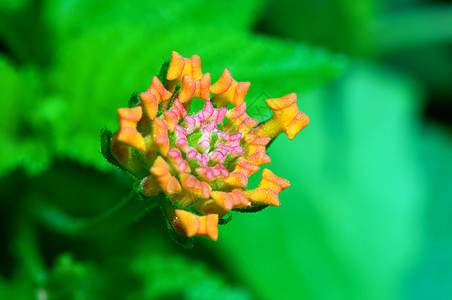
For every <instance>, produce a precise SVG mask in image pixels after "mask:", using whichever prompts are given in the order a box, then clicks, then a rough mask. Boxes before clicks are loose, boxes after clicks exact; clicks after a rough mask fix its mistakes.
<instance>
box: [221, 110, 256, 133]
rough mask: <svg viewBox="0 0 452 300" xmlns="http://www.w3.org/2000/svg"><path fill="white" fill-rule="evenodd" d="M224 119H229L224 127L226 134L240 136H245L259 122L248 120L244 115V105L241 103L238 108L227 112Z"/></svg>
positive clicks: (245, 114) (246, 115)
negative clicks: (238, 134)
mask: <svg viewBox="0 0 452 300" xmlns="http://www.w3.org/2000/svg"><path fill="white" fill-rule="evenodd" d="M226 118H228V119H229V123H228V124H226V125H225V127H224V129H225V131H226V132H229V133H230V132H240V133H241V134H242V135H245V134H247V133H248V132H249V131H250V130H251V129H252V128H253V127H255V126H257V124H259V121H258V120H256V119H253V118H250V117H249V116H248V114H247V113H246V103H245V102H243V103H242V104H240V105H239V106H236V107H234V108H233V109H230V110H228V112H227V113H226Z"/></svg>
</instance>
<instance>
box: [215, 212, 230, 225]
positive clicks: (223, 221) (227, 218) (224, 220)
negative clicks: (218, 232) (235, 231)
mask: <svg viewBox="0 0 452 300" xmlns="http://www.w3.org/2000/svg"><path fill="white" fill-rule="evenodd" d="M231 220H232V212H231V211H228V213H227V214H226V215H224V216H223V217H222V218H219V219H218V225H225V224H228V223H229V222H231Z"/></svg>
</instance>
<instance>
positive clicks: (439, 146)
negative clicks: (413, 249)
mask: <svg viewBox="0 0 452 300" xmlns="http://www.w3.org/2000/svg"><path fill="white" fill-rule="evenodd" d="M451 137H452V132H451V130H450V128H447V129H446V128H445V127H443V126H439V125H436V124H435V125H430V126H428V127H426V128H425V130H424V132H423V137H422V139H421V141H420V145H419V146H420V147H421V148H422V149H423V162H424V166H425V167H426V171H427V174H426V176H425V180H426V182H427V183H428V184H429V202H428V203H427V204H426V207H425V210H424V214H423V219H424V222H425V224H426V226H425V232H424V234H425V240H424V243H423V245H424V247H423V248H422V254H423V255H422V259H421V260H420V262H419V263H418V264H417V265H416V268H415V270H414V272H413V274H411V276H410V277H409V279H410V280H407V284H406V292H407V295H408V297H409V298H410V299H425V298H429V299H450V298H451V297H452V287H451V285H450V282H452V258H451V255H450V253H451V252H452V220H451V218H450V216H451V214H452V205H451V201H450V200H451V199H452V189H451V188H450V183H451V182H452V142H451Z"/></svg>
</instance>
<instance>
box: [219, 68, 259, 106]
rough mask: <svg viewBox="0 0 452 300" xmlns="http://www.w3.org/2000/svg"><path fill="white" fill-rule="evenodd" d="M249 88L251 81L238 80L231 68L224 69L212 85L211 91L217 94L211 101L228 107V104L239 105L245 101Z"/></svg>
mask: <svg viewBox="0 0 452 300" xmlns="http://www.w3.org/2000/svg"><path fill="white" fill-rule="evenodd" d="M249 88H250V83H249V82H237V81H236V80H234V79H233V78H232V76H231V73H230V72H229V70H228V69H224V71H223V74H222V75H221V76H220V78H219V79H218V81H217V82H215V83H214V84H213V85H212V86H211V87H210V92H211V93H212V94H214V95H215V96H214V97H213V98H212V99H211V101H212V102H214V103H216V104H217V106H218V107H226V106H227V105H228V104H232V105H234V106H238V105H240V104H242V103H243V101H245V96H246V93H247V92H248V89H249Z"/></svg>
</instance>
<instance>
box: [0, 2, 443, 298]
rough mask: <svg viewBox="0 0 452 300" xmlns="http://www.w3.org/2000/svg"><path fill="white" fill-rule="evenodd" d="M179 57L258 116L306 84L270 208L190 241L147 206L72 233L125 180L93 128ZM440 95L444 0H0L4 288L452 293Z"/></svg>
mask: <svg viewBox="0 0 452 300" xmlns="http://www.w3.org/2000/svg"><path fill="white" fill-rule="evenodd" d="M173 50H175V51H178V52H179V53H181V54H182V55H183V56H185V57H190V56H191V55H193V54H199V55H200V56H201V60H202V64H203V70H204V71H205V72H210V73H211V74H212V80H213V81H214V80H216V79H217V78H218V77H219V76H220V75H221V73H222V71H223V68H225V67H227V68H228V69H229V70H230V71H231V73H232V74H233V76H234V78H235V79H237V80H239V81H250V82H251V88H250V90H249V93H248V95H247V99H248V100H247V101H250V102H252V103H253V105H252V107H251V108H250V114H251V115H252V116H254V117H256V118H262V116H263V115H265V113H268V111H267V110H266V109H265V105H264V102H263V101H264V99H265V98H269V97H271V98H276V97H281V96H283V95H286V94H288V93H291V92H296V93H297V94H298V98H299V107H300V109H301V110H302V111H304V112H305V113H307V114H308V115H309V117H310V119H311V123H310V125H309V126H308V127H307V128H306V129H304V130H303V131H302V132H301V133H300V134H299V135H298V136H297V137H296V138H295V139H294V140H293V141H289V140H288V139H287V137H286V136H282V135H281V137H279V138H278V139H277V140H276V141H275V143H273V144H272V146H271V148H270V149H269V154H270V156H271V157H272V163H271V165H270V168H271V169H272V170H274V172H275V173H276V174H278V175H279V176H281V177H284V178H287V179H289V180H290V182H291V183H292V186H291V187H290V188H289V189H287V190H285V191H284V192H282V193H281V196H280V200H281V203H282V205H281V207H278V208H267V209H265V210H264V211H262V212H259V213H255V214H239V213H235V214H233V219H232V221H231V222H230V223H229V224H227V225H225V226H222V227H221V228H220V237H219V241H218V242H212V241H210V240H207V239H202V238H200V239H198V240H197V241H196V245H195V247H194V248H192V249H183V248H181V247H180V246H179V245H178V244H176V243H175V242H174V241H173V240H172V239H171V238H170V235H169V234H168V233H167V229H166V225H165V220H164V218H163V217H162V215H161V212H160V211H159V210H158V209H155V210H153V211H151V212H149V213H147V214H145V215H144V216H143V217H142V218H141V219H139V220H137V221H136V222H134V223H133V224H131V225H130V226H128V227H126V228H124V229H117V228H116V227H115V226H112V227H111V228H112V229H111V230H110V231H107V232H104V233H103V234H102V235H96V236H80V235H77V236H75V235H74V234H72V232H68V231H65V230H64V226H62V225H61V224H64V223H65V222H67V221H68V220H66V219H64V218H63V216H64V215H62V217H61V218H60V219H58V218H57V219H55V215H52V214H51V210H52V209H56V208H57V209H58V210H59V211H63V212H64V213H65V214H66V215H68V216H72V217H73V218H82V217H88V216H94V215H97V214H99V213H101V212H103V211H106V210H107V209H108V208H110V207H112V206H113V205H114V204H116V203H118V202H119V201H121V199H122V198H124V197H125V196H127V194H128V193H129V191H130V189H131V182H130V180H129V179H128V178H127V177H126V176H124V175H123V174H121V173H120V172H119V171H118V170H117V169H115V168H114V167H112V166H110V165H108V163H107V162H106V161H105V159H104V158H103V157H102V155H101V154H100V142H99V134H100V130H101V129H102V128H104V127H107V128H110V129H112V130H116V128H117V119H116V109H117V108H118V107H124V106H126V105H127V102H128V99H129V97H130V95H131V94H132V93H133V92H140V91H144V90H146V88H147V86H148V84H149V83H150V81H151V79H152V77H153V76H154V75H157V74H158V72H159V70H160V66H161V64H162V62H163V61H164V60H166V59H169V58H170V55H171V51H173ZM451 99H452V3H451V1H446V0H441V1H440V0H436V1H433V0H392V1H390V0H380V1H377V0H363V1H345V0H301V1H288V0H278V1H272V0H268V1H258V0H248V1H245V0H241V1H238V0H229V1H224V2H222V1H207V0H183V1H164V2H163V1H162V2H160V1H145V0H135V1H125V0H124V1H106V0H101V1H90V0H0V195H1V196H0V199H1V200H0V242H1V247H0V299H452V284H451V283H452V257H451V253H452V218H451V216H452V204H451V203H452V202H451V201H452V188H451V184H452V134H451V125H452V118H451V116H450V115H451V113H452V102H451ZM257 177H259V176H257ZM257 179H258V178H256V180H257ZM256 182H257V181H256ZM49 210H50V212H49ZM49 214H50V215H51V216H53V218H54V219H53V220H52V221H53V222H48V221H49V220H47V221H46V216H48V215H49ZM58 224H60V225H61V226H58Z"/></svg>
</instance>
